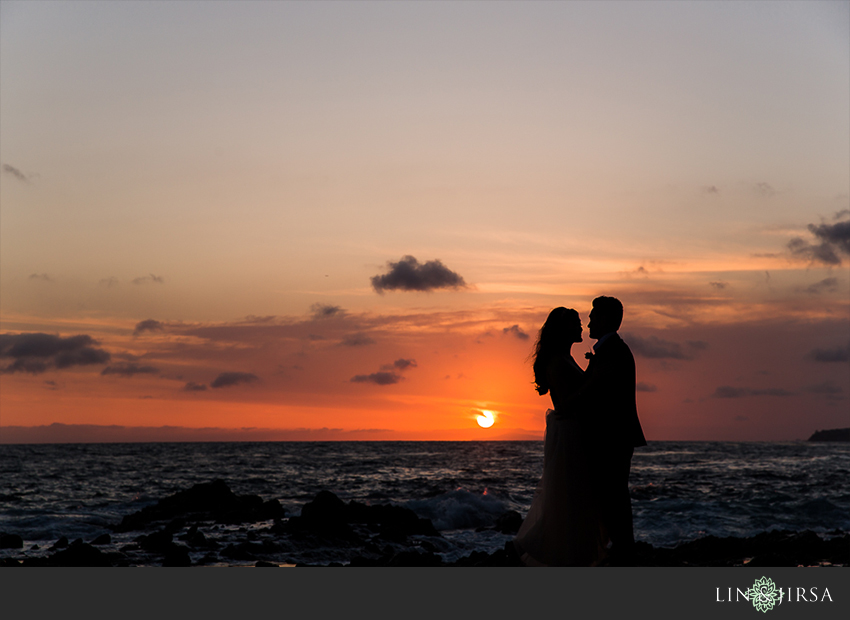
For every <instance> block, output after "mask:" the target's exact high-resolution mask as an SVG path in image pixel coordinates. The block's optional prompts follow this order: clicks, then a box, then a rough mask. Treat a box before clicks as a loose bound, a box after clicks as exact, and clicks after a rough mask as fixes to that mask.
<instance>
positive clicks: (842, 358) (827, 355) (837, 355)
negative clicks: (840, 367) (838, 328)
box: [808, 344, 850, 363]
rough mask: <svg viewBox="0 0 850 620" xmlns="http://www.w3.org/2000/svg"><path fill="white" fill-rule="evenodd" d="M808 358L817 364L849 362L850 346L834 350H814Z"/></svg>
mask: <svg viewBox="0 0 850 620" xmlns="http://www.w3.org/2000/svg"><path fill="white" fill-rule="evenodd" d="M808 357H809V358H810V359H813V360H814V361H816V362H827V363H829V362H848V361H850V344H848V345H847V346H846V347H835V348H834V349H812V350H811V351H809V354H808Z"/></svg>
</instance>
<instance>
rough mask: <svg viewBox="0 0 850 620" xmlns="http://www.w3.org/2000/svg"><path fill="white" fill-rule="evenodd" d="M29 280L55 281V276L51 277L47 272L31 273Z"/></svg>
mask: <svg viewBox="0 0 850 620" xmlns="http://www.w3.org/2000/svg"><path fill="white" fill-rule="evenodd" d="M27 280H41V281H43V282H53V278H51V277H50V276H49V275H48V274H46V273H31V274H30V277H29V278H27Z"/></svg>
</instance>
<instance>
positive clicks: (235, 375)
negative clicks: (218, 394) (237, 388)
mask: <svg viewBox="0 0 850 620" xmlns="http://www.w3.org/2000/svg"><path fill="white" fill-rule="evenodd" d="M259 380H260V378H259V377H258V376H257V375H255V374H252V373H249V372H223V373H221V374H220V375H219V376H217V377H216V378H215V381H213V382H212V383H210V387H211V388H224V387H232V386H234V385H242V384H245V383H254V382H256V381H259Z"/></svg>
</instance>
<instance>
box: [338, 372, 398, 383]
mask: <svg viewBox="0 0 850 620" xmlns="http://www.w3.org/2000/svg"><path fill="white" fill-rule="evenodd" d="M403 379H404V377H402V376H401V375H399V374H397V373H394V372H373V373H372V374H371V375H355V376H353V377H351V382H352V383H374V384H376V385H392V384H394V383H398V382H399V381H401V380H403Z"/></svg>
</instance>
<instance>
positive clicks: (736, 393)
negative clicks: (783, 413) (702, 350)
mask: <svg viewBox="0 0 850 620" xmlns="http://www.w3.org/2000/svg"><path fill="white" fill-rule="evenodd" d="M793 395H794V393H793V392H789V391H788V390H783V389H781V388H767V389H752V388H736V387H732V386H729V385H722V386H720V387H719V388H717V389H716V390H714V394H712V397H713V398H744V397H745V396H793Z"/></svg>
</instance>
